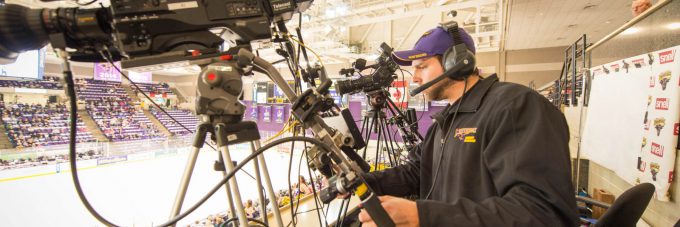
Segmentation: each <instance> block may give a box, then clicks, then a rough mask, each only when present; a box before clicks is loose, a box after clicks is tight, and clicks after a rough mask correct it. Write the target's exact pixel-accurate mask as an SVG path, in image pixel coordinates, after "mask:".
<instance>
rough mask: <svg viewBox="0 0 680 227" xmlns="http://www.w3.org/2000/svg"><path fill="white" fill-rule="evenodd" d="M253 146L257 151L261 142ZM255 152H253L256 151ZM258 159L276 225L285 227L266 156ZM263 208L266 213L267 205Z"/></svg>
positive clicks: (259, 156)
mask: <svg viewBox="0 0 680 227" xmlns="http://www.w3.org/2000/svg"><path fill="white" fill-rule="evenodd" d="M252 145H253V146H254V148H255V150H257V149H260V141H257V140H255V141H253V142H252ZM255 150H253V152H254V151H255ZM257 159H258V160H259V163H260V168H261V169H262V174H263V175H264V176H263V178H264V179H263V180H264V184H265V187H266V188H265V189H266V190H267V196H269V203H271V204H272V212H274V218H275V219H276V223H277V224H279V226H280V227H283V226H284V225H283V220H282V219H281V212H280V211H279V206H278V204H277V203H276V194H274V188H273V187H272V181H271V178H270V177H269V170H268V169H267V162H266V161H265V160H264V155H263V154H260V155H258V156H257ZM262 206H263V207H265V211H266V209H267V208H266V204H262ZM266 216H267V213H266V212H265V213H264V217H265V218H266Z"/></svg>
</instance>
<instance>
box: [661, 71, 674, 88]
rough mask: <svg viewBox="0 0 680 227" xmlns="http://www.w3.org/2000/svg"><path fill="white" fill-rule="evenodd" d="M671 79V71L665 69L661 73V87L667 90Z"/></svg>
mask: <svg viewBox="0 0 680 227" xmlns="http://www.w3.org/2000/svg"><path fill="white" fill-rule="evenodd" d="M670 81H671V71H664V72H662V73H660V74H659V84H661V89H662V90H664V91H665V90H666V85H668V82H670Z"/></svg>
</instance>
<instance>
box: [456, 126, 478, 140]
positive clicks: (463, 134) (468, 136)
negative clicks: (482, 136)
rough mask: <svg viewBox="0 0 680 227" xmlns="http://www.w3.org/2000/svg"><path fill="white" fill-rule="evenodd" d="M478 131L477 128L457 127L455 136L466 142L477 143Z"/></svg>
mask: <svg viewBox="0 0 680 227" xmlns="http://www.w3.org/2000/svg"><path fill="white" fill-rule="evenodd" d="M476 133H477V128H457V129H456V131H455V134H454V135H453V137H454V138H456V139H458V140H460V141H463V142H464V143H475V142H477V139H476V138H475V134H476Z"/></svg>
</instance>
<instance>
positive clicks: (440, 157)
mask: <svg viewBox="0 0 680 227" xmlns="http://www.w3.org/2000/svg"><path fill="white" fill-rule="evenodd" d="M467 82H468V80H467V77H465V80H464V83H465V86H464V87H463V94H462V95H461V96H460V101H459V102H458V105H457V106H456V112H454V114H453V119H451V123H450V125H449V128H448V129H447V132H446V134H444V135H443V136H444V141H443V142H444V143H443V144H442V145H441V146H442V150H441V152H440V154H439V165H437V170H436V171H435V172H434V177H433V178H432V186H431V187H430V190H429V192H427V196H425V200H427V199H429V198H430V195H431V194H432V191H434V186H435V185H437V175H439V170H440V169H441V166H442V161H444V160H443V158H444V145H446V141H447V140H448V138H449V132H450V131H451V128H452V127H453V123H455V122H456V117H457V116H458V110H459V109H460V106H461V105H462V104H463V101H465V93H466V92H467Z"/></svg>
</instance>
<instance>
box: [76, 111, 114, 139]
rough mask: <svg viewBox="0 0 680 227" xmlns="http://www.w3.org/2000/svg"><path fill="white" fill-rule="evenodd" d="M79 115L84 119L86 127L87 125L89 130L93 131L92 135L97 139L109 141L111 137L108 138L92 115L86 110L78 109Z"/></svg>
mask: <svg viewBox="0 0 680 227" xmlns="http://www.w3.org/2000/svg"><path fill="white" fill-rule="evenodd" d="M78 116H79V117H80V119H82V120H83V123H85V127H87V130H88V131H89V132H90V133H92V136H93V137H94V138H95V139H97V140H98V141H102V142H108V141H109V138H106V136H105V135H104V133H103V132H102V130H101V129H100V128H99V125H97V122H95V121H94V119H92V116H90V114H89V113H88V112H87V111H86V110H78Z"/></svg>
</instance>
